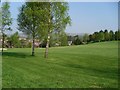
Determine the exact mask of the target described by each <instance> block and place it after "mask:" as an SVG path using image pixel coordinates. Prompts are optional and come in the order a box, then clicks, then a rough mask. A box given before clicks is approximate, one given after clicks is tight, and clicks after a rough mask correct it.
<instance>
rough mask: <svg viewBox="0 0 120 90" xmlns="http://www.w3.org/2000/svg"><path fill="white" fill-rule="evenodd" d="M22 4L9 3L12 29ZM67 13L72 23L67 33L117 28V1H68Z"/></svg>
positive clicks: (114, 29) (14, 26)
mask: <svg viewBox="0 0 120 90" xmlns="http://www.w3.org/2000/svg"><path fill="white" fill-rule="evenodd" d="M22 4H23V3H22V2H14V3H10V5H11V8H10V11H11V14H12V18H14V21H13V24H12V28H13V29H14V31H16V30H17V28H16V27H17V22H16V19H17V15H18V13H19V11H18V9H19V7H21V5H22ZM69 15H70V17H71V19H72V25H71V26H67V28H66V32H67V33H93V32H95V31H99V30H104V29H108V30H113V31H116V30H117V29H118V3H117V2H69ZM14 31H13V32H14Z"/></svg>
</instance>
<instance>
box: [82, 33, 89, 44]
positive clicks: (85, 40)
mask: <svg viewBox="0 0 120 90" xmlns="http://www.w3.org/2000/svg"><path fill="white" fill-rule="evenodd" d="M88 40H89V35H88V34H87V33H85V34H84V36H83V41H84V42H88Z"/></svg>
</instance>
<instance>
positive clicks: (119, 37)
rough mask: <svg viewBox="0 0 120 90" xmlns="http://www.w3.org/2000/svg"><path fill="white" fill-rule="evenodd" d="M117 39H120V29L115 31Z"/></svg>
mask: <svg viewBox="0 0 120 90" xmlns="http://www.w3.org/2000/svg"><path fill="white" fill-rule="evenodd" d="M115 40H120V31H119V30H118V31H115Z"/></svg>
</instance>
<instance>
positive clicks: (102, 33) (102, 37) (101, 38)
mask: <svg viewBox="0 0 120 90" xmlns="http://www.w3.org/2000/svg"><path fill="white" fill-rule="evenodd" d="M104 38H105V37H104V32H103V31H102V30H101V31H99V40H100V41H104Z"/></svg>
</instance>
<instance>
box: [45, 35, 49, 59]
mask: <svg viewBox="0 0 120 90" xmlns="http://www.w3.org/2000/svg"><path fill="white" fill-rule="evenodd" d="M49 42H50V33H49V34H48V37H47V43H46V49H45V55H44V57H45V58H48V49H49Z"/></svg>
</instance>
